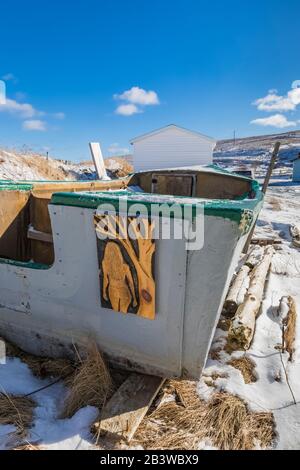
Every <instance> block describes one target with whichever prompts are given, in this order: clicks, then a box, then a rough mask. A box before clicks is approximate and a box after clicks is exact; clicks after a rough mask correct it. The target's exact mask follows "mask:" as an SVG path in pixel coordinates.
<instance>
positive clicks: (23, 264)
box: [0, 258, 51, 270]
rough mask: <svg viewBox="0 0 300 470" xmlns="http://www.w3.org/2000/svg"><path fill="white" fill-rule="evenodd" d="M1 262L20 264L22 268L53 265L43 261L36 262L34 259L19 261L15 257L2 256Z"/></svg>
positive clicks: (44, 268) (39, 267)
mask: <svg viewBox="0 0 300 470" xmlns="http://www.w3.org/2000/svg"><path fill="white" fill-rule="evenodd" d="M0 264H8V265H9V266H18V267H20V268H28V269H42V270H46V269H50V268H51V266H49V265H48V264H43V263H35V262H34V261H17V260H13V259H7V258H0Z"/></svg>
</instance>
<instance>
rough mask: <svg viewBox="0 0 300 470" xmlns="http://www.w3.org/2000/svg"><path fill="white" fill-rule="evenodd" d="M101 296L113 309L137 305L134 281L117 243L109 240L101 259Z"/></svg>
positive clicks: (120, 309) (117, 309)
mask: <svg viewBox="0 0 300 470" xmlns="http://www.w3.org/2000/svg"><path fill="white" fill-rule="evenodd" d="M102 272H103V298H104V299H105V300H107V301H110V303H111V306H112V308H113V310H115V311H117V312H124V313H126V312H127V311H128V308H129V305H130V304H131V303H132V305H133V307H136V305H137V299H136V295H135V288H134V281H133V277H132V274H131V271H130V268H129V266H128V264H127V263H126V261H125V260H124V258H123V255H122V252H121V249H120V247H119V245H118V244H117V243H115V242H111V241H109V242H108V243H107V244H106V246H105V249H104V256H103V260H102Z"/></svg>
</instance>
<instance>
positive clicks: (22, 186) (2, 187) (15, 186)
mask: <svg viewBox="0 0 300 470" xmlns="http://www.w3.org/2000/svg"><path fill="white" fill-rule="evenodd" d="M32 188H33V185H32V184H30V183H15V182H13V181H9V182H7V183H3V182H2V181H1V182H0V191H31V190H32Z"/></svg>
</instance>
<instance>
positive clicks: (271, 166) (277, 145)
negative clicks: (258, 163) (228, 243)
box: [243, 142, 280, 253]
mask: <svg viewBox="0 0 300 470" xmlns="http://www.w3.org/2000/svg"><path fill="white" fill-rule="evenodd" d="M279 148H280V142H276V143H275V145H274V149H273V152H272V156H271V160H270V163H269V167H268V170H267V174H266V177H265V181H264V184H263V187H262V192H263V193H264V194H266V191H267V188H268V186H269V182H270V178H271V175H272V171H273V169H274V166H275V162H276V158H277V155H278V152H279ZM255 225H256V223H255V224H254V225H253V227H252V229H251V231H250V233H249V235H248V238H247V241H246V243H245V246H244V249H243V253H247V252H248V249H249V245H250V243H251V238H252V237H253V233H254V230H255Z"/></svg>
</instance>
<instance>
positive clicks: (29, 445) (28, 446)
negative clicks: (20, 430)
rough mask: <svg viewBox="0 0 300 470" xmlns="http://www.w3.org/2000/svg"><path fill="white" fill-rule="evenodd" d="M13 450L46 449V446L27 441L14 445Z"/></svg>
mask: <svg viewBox="0 0 300 470" xmlns="http://www.w3.org/2000/svg"><path fill="white" fill-rule="evenodd" d="M13 450H44V448H43V447H42V446H39V445H36V444H33V443H31V442H27V443H26V444H22V445H20V446H17V447H14V449H13Z"/></svg>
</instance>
